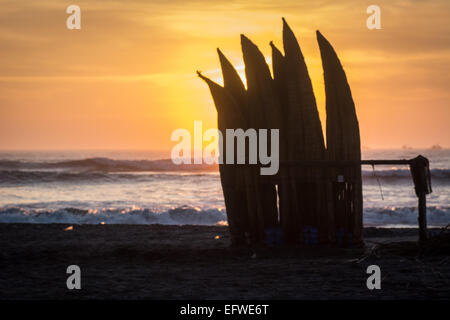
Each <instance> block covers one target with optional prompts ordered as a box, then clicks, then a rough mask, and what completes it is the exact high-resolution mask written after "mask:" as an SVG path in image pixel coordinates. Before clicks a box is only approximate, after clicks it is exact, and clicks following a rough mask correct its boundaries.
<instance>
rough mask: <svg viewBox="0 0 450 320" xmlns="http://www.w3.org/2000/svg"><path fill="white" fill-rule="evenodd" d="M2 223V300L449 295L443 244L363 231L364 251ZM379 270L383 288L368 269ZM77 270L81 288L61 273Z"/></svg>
mask: <svg viewBox="0 0 450 320" xmlns="http://www.w3.org/2000/svg"><path fill="white" fill-rule="evenodd" d="M67 226H69V225H63V224H47V225H44V224H39V225H37V224H0V248H1V251H0V274H1V277H0V299H410V298H412V299H448V298H450V286H449V284H450V259H449V255H450V251H449V244H448V241H447V242H443V241H442V240H439V241H434V242H433V243H432V245H427V246H425V247H423V246H419V245H418V244H417V229H375V228H367V229H365V240H366V248H364V249H336V248H325V247H290V248H283V249H280V248H265V247H257V248H230V247H229V237H228V229H227V228H226V227H219V226H217V227H209V226H163V225H74V226H73V230H70V231H64V229H65V228H66V227H67ZM372 264H376V265H378V266H379V267H380V268H381V278H382V281H381V290H368V289H367V286H366V280H367V277H368V276H369V275H368V274H366V269H367V267H368V266H369V265H372ZM69 265H78V266H80V268H81V286H82V289H81V290H68V289H67V287H66V279H67V277H68V276H69V275H68V274H66V269H67V267H68V266H69Z"/></svg>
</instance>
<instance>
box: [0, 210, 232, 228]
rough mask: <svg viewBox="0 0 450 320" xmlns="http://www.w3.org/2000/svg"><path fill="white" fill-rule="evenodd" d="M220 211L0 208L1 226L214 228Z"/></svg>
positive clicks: (220, 217)
mask: <svg viewBox="0 0 450 320" xmlns="http://www.w3.org/2000/svg"><path fill="white" fill-rule="evenodd" d="M226 220H227V218H226V213H225V211H224V210H221V209H207V210H201V209H199V208H196V207H190V206H181V207H176V208H173V209H170V210H168V211H164V212H154V211H152V210H150V209H144V208H134V207H133V208H125V209H115V208H114V209H113V208H103V209H91V210H85V209H78V208H64V209H56V210H46V209H29V208H20V207H7V208H2V209H0V223H69V224H101V223H106V224H168V225H180V224H181V225H185V224H186V225H188V224H192V225H217V224H224V223H225V222H226Z"/></svg>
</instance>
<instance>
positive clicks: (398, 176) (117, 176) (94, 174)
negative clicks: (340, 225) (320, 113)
mask: <svg viewBox="0 0 450 320" xmlns="http://www.w3.org/2000/svg"><path fill="white" fill-rule="evenodd" d="M166 169H167V168H166ZM213 172H217V171H213V170H212V169H211V168H207V169H205V170H201V169H199V168H197V169H196V170H193V171H189V170H187V169H184V170H182V169H180V170H172V171H171V170H165V171H162V170H161V171H158V170H154V171H116V172H114V171H112V172H108V171H79V172H77V171H65V170H0V185H2V184H7V185H15V184H28V183H33V184H34V183H49V182H69V183H79V182H89V183H98V182H101V183H104V182H106V183H107V182H120V181H131V182H140V181H153V180H156V179H161V180H163V179H167V178H171V177H174V175H176V176H177V177H179V176H180V175H189V176H191V177H192V176H205V175H211V173H213ZM362 177H363V180H364V181H367V182H372V181H375V180H376V179H379V180H380V181H383V182H387V183H390V182H397V181H398V182H411V183H412V177H411V173H410V171H409V170H383V171H377V172H375V174H374V173H373V172H372V171H362ZM431 177H432V182H439V183H450V170H445V169H433V170H431Z"/></svg>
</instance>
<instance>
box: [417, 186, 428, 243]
mask: <svg viewBox="0 0 450 320" xmlns="http://www.w3.org/2000/svg"><path fill="white" fill-rule="evenodd" d="M418 198H419V218H418V220H419V240H420V241H425V240H427V239H428V234H427V195H426V193H425V192H422V193H420V194H419V196H418Z"/></svg>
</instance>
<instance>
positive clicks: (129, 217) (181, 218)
mask: <svg viewBox="0 0 450 320" xmlns="http://www.w3.org/2000/svg"><path fill="white" fill-rule="evenodd" d="M417 216H418V213H417V207H373V208H365V209H364V217H363V218H364V225H366V226H379V227H382V226H395V225H401V226H411V227H416V226H417ZM226 220H227V218H226V212H225V210H222V209H217V208H211V209H203V210H202V209H199V208H196V207H190V206H180V207H176V208H172V209H170V210H167V211H163V212H155V211H152V210H150V209H145V208H135V207H132V208H125V209H108V208H103V209H91V210H84V209H77V208H65V209H55V210H47V209H30V208H21V207H6V208H0V223H65V224H101V223H105V224H169V225H225V224H226ZM427 220H428V225H429V226H445V225H447V224H449V223H450V207H449V206H429V207H428V208H427Z"/></svg>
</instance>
